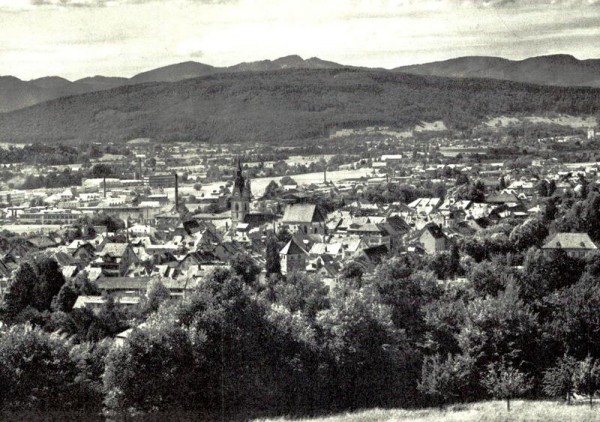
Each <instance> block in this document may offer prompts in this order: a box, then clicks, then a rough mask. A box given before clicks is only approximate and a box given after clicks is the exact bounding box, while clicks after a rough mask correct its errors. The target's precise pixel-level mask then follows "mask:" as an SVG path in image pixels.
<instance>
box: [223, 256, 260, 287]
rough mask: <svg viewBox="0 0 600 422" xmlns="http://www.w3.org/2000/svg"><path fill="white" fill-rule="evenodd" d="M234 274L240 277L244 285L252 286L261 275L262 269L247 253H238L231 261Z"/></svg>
mask: <svg viewBox="0 0 600 422" xmlns="http://www.w3.org/2000/svg"><path fill="white" fill-rule="evenodd" d="M230 265H231V269H232V270H233V272H234V274H237V275H239V276H240V277H241V278H242V280H243V281H244V283H246V284H248V285H250V286H252V285H254V284H255V283H256V277H257V276H258V275H259V274H260V268H259V267H258V265H256V263H255V262H254V259H252V257H251V256H250V255H248V254H247V253H245V252H240V253H236V254H235V255H234V256H233V257H232V258H231V261H230Z"/></svg>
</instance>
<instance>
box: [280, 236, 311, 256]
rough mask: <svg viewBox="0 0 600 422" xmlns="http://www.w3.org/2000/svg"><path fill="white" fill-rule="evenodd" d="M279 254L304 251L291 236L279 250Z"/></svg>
mask: <svg viewBox="0 0 600 422" xmlns="http://www.w3.org/2000/svg"><path fill="white" fill-rule="evenodd" d="M279 254H280V255H306V251H305V250H304V249H303V248H302V247H301V246H300V245H298V243H296V240H295V239H294V238H292V240H290V241H289V242H288V243H287V244H286V245H285V246H284V247H283V249H282V250H281V251H279Z"/></svg>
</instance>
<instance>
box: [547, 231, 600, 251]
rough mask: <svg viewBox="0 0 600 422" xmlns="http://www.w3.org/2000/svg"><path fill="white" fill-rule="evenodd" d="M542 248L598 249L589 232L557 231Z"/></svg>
mask: <svg viewBox="0 0 600 422" xmlns="http://www.w3.org/2000/svg"><path fill="white" fill-rule="evenodd" d="M542 249H582V250H589V249H598V247H597V246H596V244H595V243H594V242H592V239H590V237H589V236H588V234H587V233H556V234H555V235H554V236H553V237H552V239H550V240H549V241H548V242H547V243H546V244H545V245H544V246H542Z"/></svg>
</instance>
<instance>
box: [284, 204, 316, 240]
mask: <svg viewBox="0 0 600 422" xmlns="http://www.w3.org/2000/svg"><path fill="white" fill-rule="evenodd" d="M326 219H327V215H326V213H325V212H324V211H322V210H321V209H320V208H319V207H318V206H317V205H315V204H303V203H300V204H292V205H288V206H287V207H286V208H285V212H284V214H283V219H282V221H281V224H283V225H285V226H289V227H290V228H292V229H295V230H296V231H300V232H302V233H305V234H325V232H326V231H327V226H326V224H325V222H326Z"/></svg>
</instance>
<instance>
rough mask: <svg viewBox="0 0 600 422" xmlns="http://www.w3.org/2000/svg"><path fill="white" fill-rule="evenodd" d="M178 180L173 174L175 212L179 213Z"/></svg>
mask: <svg viewBox="0 0 600 422" xmlns="http://www.w3.org/2000/svg"><path fill="white" fill-rule="evenodd" d="M178 179H179V178H178V177H177V173H175V211H176V212H179V180H178Z"/></svg>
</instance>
